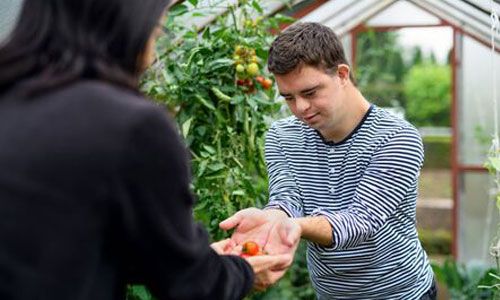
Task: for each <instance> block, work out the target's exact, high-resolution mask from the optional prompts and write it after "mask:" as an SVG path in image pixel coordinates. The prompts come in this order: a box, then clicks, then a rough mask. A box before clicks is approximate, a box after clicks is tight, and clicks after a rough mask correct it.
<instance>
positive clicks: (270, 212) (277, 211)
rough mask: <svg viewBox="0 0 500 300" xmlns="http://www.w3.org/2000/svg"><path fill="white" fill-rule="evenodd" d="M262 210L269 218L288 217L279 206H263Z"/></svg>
mask: <svg viewBox="0 0 500 300" xmlns="http://www.w3.org/2000/svg"><path fill="white" fill-rule="evenodd" d="M263 211H264V212H265V213H266V216H267V217H270V218H288V214H287V213H286V212H285V211H283V210H282V209H281V208H279V207H268V208H264V209H263Z"/></svg>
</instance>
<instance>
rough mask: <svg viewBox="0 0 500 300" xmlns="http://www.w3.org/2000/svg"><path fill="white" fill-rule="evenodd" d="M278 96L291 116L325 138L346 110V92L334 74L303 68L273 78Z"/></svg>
mask: <svg viewBox="0 0 500 300" xmlns="http://www.w3.org/2000/svg"><path fill="white" fill-rule="evenodd" d="M275 78H276V83H277V84H278V88H279V90H280V94H281V95H282V96H283V97H284V98H285V100H286V102H287V104H288V107H289V108H290V110H291V111H292V113H293V114H294V115H295V116H296V117H297V118H299V119H301V120H302V121H304V122H305V123H306V124H307V125H309V126H310V127H312V128H314V129H316V130H318V131H319V132H321V134H322V135H323V136H327V135H329V134H331V133H332V132H333V131H335V127H336V126H337V125H338V123H339V121H340V119H341V117H342V116H343V111H344V110H345V105H344V99H345V98H346V96H345V89H344V86H343V85H342V82H341V79H340V78H339V76H338V75H337V74H336V73H335V74H328V73H326V72H325V71H323V70H321V69H318V68H315V67H312V66H308V65H304V66H302V67H298V68H296V69H295V70H293V71H292V72H290V73H288V74H285V75H278V74H276V75H275Z"/></svg>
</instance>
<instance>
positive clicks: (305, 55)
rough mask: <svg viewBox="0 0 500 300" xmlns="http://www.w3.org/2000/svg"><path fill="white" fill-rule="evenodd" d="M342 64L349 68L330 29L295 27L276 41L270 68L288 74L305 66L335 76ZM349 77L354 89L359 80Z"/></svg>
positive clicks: (270, 55)
mask: <svg viewBox="0 0 500 300" xmlns="http://www.w3.org/2000/svg"><path fill="white" fill-rule="evenodd" d="M339 64H346V65H349V63H348V62H347V59H346V57H345V53H344V48H343V46H342V43H341V42H340V40H339V39H338V37H337V35H336V34H335V33H334V32H333V30H331V29H330V28H328V27H326V26H324V25H321V24H319V23H295V24H293V25H291V26H289V27H288V28H286V29H285V30H284V31H283V32H281V33H280V34H279V35H278V37H277V38H276V39H275V40H274V41H273V43H272V45H271V49H270V50H269V58H268V68H269V71H270V72H272V73H274V74H281V75H283V74H288V73H290V72H291V71H293V70H295V68H297V67H300V66H302V65H309V66H312V67H316V68H322V69H324V70H325V71H326V72H328V73H330V74H333V73H334V72H336V71H337V67H338V65H339ZM352 73H353V72H352V70H351V72H349V77H350V79H351V81H352V83H353V84H354V85H356V80H355V79H354V76H353V74H352Z"/></svg>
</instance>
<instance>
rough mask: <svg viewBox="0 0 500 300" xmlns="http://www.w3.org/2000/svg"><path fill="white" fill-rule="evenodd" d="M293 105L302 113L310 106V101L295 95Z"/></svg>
mask: <svg viewBox="0 0 500 300" xmlns="http://www.w3.org/2000/svg"><path fill="white" fill-rule="evenodd" d="M295 105H296V107H297V110H298V111H299V112H301V113H303V112H305V111H307V110H308V109H309V107H310V106H311V103H310V102H309V100H307V99H304V98H302V97H297V98H296V99H295Z"/></svg>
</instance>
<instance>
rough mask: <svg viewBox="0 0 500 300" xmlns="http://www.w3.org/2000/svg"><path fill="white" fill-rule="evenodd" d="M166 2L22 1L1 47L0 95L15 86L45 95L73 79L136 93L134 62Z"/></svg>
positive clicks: (136, 61) (118, 0)
mask: <svg viewBox="0 0 500 300" xmlns="http://www.w3.org/2000/svg"><path fill="white" fill-rule="evenodd" d="M168 3H169V0H75V1H73V0H24V4H23V8H22V10H21V14H20V17H19V20H18V22H17V25H16V26H15V28H14V30H13V32H12V33H11V35H10V36H9V37H8V38H7V40H6V42H5V43H4V44H3V45H0V70H1V72H0V94H1V93H3V92H5V91H6V90H9V89H10V88H12V87H13V86H14V85H15V84H17V83H19V82H29V83H30V84H28V85H27V87H28V89H29V90H37V91H38V90H46V89H49V88H54V87H56V86H61V85H63V84H67V83H69V82H72V81H75V80H77V79H82V78H88V79H98V80H106V81H109V82H112V83H115V84H119V85H122V86H126V87H130V88H132V89H136V88H137V76H138V75H139V73H140V71H141V70H140V62H139V58H140V57H141V55H142V54H143V52H144V50H145V48H146V44H147V41H148V39H149V37H150V35H151V33H152V31H153V29H154V27H155V26H156V24H157V22H158V19H159V18H160V17H161V15H162V14H163V12H164V10H165V9H166V7H167V5H168Z"/></svg>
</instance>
